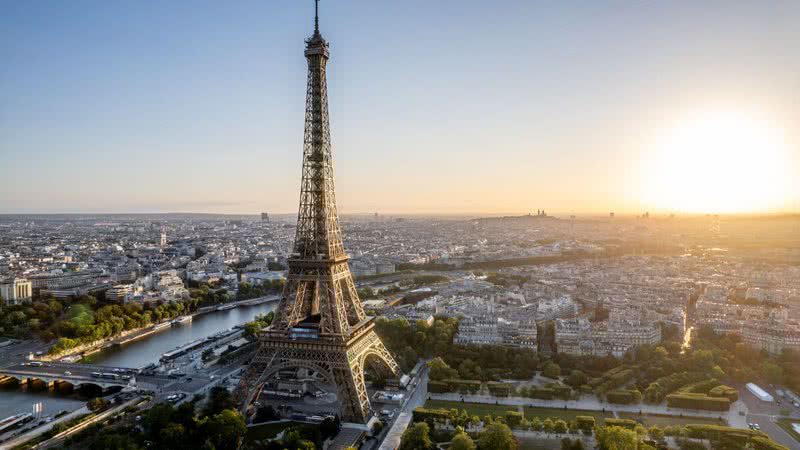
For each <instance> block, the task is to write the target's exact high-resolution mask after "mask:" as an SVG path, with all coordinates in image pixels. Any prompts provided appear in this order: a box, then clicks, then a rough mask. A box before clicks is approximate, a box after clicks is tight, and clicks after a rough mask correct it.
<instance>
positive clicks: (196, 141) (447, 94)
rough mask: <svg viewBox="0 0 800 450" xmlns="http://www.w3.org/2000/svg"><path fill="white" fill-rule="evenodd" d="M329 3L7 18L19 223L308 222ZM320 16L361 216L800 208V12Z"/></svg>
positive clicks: (625, 9) (10, 139) (9, 183)
mask: <svg viewBox="0 0 800 450" xmlns="http://www.w3.org/2000/svg"><path fill="white" fill-rule="evenodd" d="M420 5H422V4H421V3H420ZM420 5H417V6H420ZM23 6H24V7H23ZM311 7H312V6H311V2H309V4H308V5H304V6H303V5H299V4H297V3H293V4H292V5H289V4H288V3H287V4H284V3H277V2H275V3H273V2H270V3H267V4H256V3H244V4H238V5H236V6H235V7H234V8H230V9H225V8H223V7H221V6H218V5H213V4H210V3H209V4H200V5H198V6H197V7H195V8H189V7H188V4H180V3H175V4H171V5H168V6H163V5H156V4H155V3H151V4H141V5H139V6H132V5H113V6H110V5H104V4H101V3H99V2H84V3H79V4H78V5H77V7H73V8H65V7H59V6H53V7H44V6H42V5H39V6H34V7H30V6H29V5H22V4H21V3H19V4H8V5H6V6H4V7H3V8H4V9H7V10H8V13H9V14H3V17H4V18H5V19H0V20H3V21H7V22H8V23H7V24H5V25H7V26H4V27H3V30H4V31H2V32H1V33H2V34H3V39H2V40H3V42H4V44H2V46H1V47H0V54H2V55H4V59H5V60H8V61H11V63H12V64H10V65H9V67H10V68H9V69H8V70H6V71H4V72H2V73H0V92H2V94H3V96H4V97H5V99H6V100H5V101H4V102H3V103H4V106H2V107H0V130H2V131H1V132H0V134H2V136H3V137H2V138H0V163H2V164H3V165H4V166H6V167H21V168H22V169H21V170H17V171H9V172H8V173H7V175H6V176H5V177H4V179H3V181H2V183H3V189H2V192H0V213H114V212H117V213H135V212H151V213H158V212H208V213H249V214H253V213H257V212H259V211H270V212H276V213H287V214H293V213H294V210H295V206H294V205H295V204H296V202H297V194H296V192H297V187H298V180H296V177H295V176H294V175H295V174H296V172H297V170H298V168H299V167H300V151H299V150H300V148H301V146H302V140H301V136H302V129H301V128H300V126H299V125H298V124H299V119H300V118H301V117H302V109H301V106H300V105H302V97H303V96H304V94H305V90H304V86H303V83H302V82H299V81H298V80H302V78H303V76H302V72H303V70H304V64H305V61H304V60H303V58H302V55H300V54H299V53H298V52H297V44H296V42H297V41H298V40H299V39H301V38H304V37H307V36H306V35H307V34H308V27H309V21H308V11H309V10H310V8H311ZM321 9H322V11H321V12H322V15H323V17H324V20H325V24H326V35H327V36H328V37H329V39H330V40H331V42H332V49H331V51H332V52H333V53H334V54H335V55H336V58H335V59H334V61H335V62H334V65H335V66H334V67H335V70H333V72H332V75H331V79H330V80H329V90H330V96H331V99H332V109H331V121H332V127H333V130H334V131H333V136H332V138H333V149H334V150H333V151H334V156H335V159H336V160H337V165H336V169H337V176H338V178H339V183H338V186H337V189H338V191H339V195H338V197H339V203H340V211H341V212H342V213H343V214H345V215H346V214H353V213H371V212H373V211H379V212H381V213H385V214H470V213H472V214H480V213H485V214H503V213H508V214H515V213H528V212H531V211H535V210H536V209H537V208H544V209H545V210H547V211H548V212H551V213H560V214H566V213H570V212H574V213H594V214H602V213H605V212H608V211H615V212H617V213H619V214H623V213H630V214H638V213H641V212H644V211H650V212H651V213H671V212H676V213H700V214H702V213H753V212H755V213H763V212H771V213H774V212H797V211H798V209H800V187H799V186H798V184H797V181H796V180H794V179H792V177H791V176H790V175H791V173H793V172H794V173H796V172H798V169H800V151H799V150H798V149H799V148H800V146H798V142H800V139H798V137H800V129H798V125H797V124H798V123H800V110H798V108H797V106H796V104H797V101H796V100H797V95H798V94H797V92H800V90H798V87H800V85H799V83H800V81H799V80H800V77H798V74H800V63H798V61H797V60H796V58H792V57H791V55H793V54H797V53H798V51H800V31H798V30H796V29H795V28H796V27H792V24H794V23H796V19H797V18H798V17H800V7H799V6H798V5H796V4H793V3H791V2H785V3H779V2H776V3H773V4H771V5H770V7H768V8H763V7H761V6H760V5H755V4H754V5H735V6H728V7H726V8H724V9H723V8H722V7H721V5H720V4H716V3H714V2H704V3H702V4H699V5H697V4H692V5H688V4H686V5H679V6H678V7H675V6H674V5H673V6H671V7H669V8H667V7H666V6H663V7H659V6H658V5H620V4H611V3H607V4H605V5H597V6H593V7H589V8H578V7H569V6H558V7H556V6H543V5H538V4H524V3H522V2H505V3H502V4H500V5H494V6H493V7H489V6H487V5H484V4H481V3H480V2H458V3H456V2H443V3H442V4H437V5H428V4H425V6H424V8H414V4H413V3H411V4H409V3H405V4H404V5H403V6H400V5H391V4H387V5H382V4H381V5H374V4H372V3H365V2H356V1H354V2H345V3H342V4H339V3H337V4H336V5H333V4H330V5H329V4H327V2H323V3H322V5H321ZM632 37H635V38H636V39H632ZM523 56H528V57H527V58H525V57H523ZM730 130H735V131H736V132H732V131H730ZM732 146H733V147H737V148H736V151H735V152H731V151H728V149H729V148H730V147H732ZM712 147H715V148H714V149H713V151H705V149H707V148H712ZM723 147H724V149H723V150H722V151H721V150H719V149H721V148H723ZM739 147H741V148H739ZM765 147H766V148H765ZM673 154H677V155H680V158H677V159H676V158H674V157H671V158H667V159H666V160H665V159H664V155H673ZM264 160H267V161H269V163H267V164H266V167H265V165H264V164H263V163H261V161H264Z"/></svg>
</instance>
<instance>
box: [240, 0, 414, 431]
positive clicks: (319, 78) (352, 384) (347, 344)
mask: <svg viewBox="0 0 800 450" xmlns="http://www.w3.org/2000/svg"><path fill="white" fill-rule="evenodd" d="M318 10H319V3H318V0H317V1H316V2H315V16H314V34H313V35H312V36H311V37H310V38H308V39H306V41H305V44H306V49H305V56H306V59H307V60H308V87H307V91H306V117H305V132H304V140H303V171H302V184H301V188H300V210H299V212H298V215H297V231H296V235H295V240H294V249H293V251H292V254H291V255H290V257H289V259H288V265H289V271H288V275H287V281H286V286H285V287H284V291H283V295H282V297H281V300H280V302H279V304H278V308H277V309H276V311H275V318H274V320H273V322H272V325H270V326H269V327H267V328H265V329H264V330H262V331H261V332H260V334H259V349H258V351H257V353H256V355H255V357H254V358H253V360H252V362H251V363H250V365H249V366H248V367H247V369H246V370H245V372H244V375H243V377H242V379H241V382H240V384H239V386H238V387H237V389H236V391H235V392H234V397H235V398H236V399H237V400H238V401H240V402H241V403H240V405H241V408H242V411H244V412H245V413H247V412H248V409H249V407H250V405H251V404H252V403H253V402H254V401H257V399H258V396H259V393H260V392H261V390H262V387H263V386H264V384H265V383H266V382H267V381H268V380H269V379H271V378H273V377H274V376H275V375H276V374H278V372H280V371H283V370H288V369H305V370H306V371H308V372H309V373H313V374H315V375H316V376H318V377H319V378H321V379H322V380H324V381H325V382H326V383H328V384H330V385H335V386H336V388H337V395H338V401H339V402H340V405H341V411H340V416H341V417H342V419H343V420H344V421H349V422H358V423H366V422H367V420H368V419H369V417H370V403H369V397H368V396H367V389H366V387H365V384H364V368H365V365H366V364H369V365H370V367H371V368H372V369H373V370H375V371H376V372H377V373H378V374H379V375H380V376H384V377H397V376H399V375H400V370H399V368H398V366H397V363H395V361H394V358H393V357H392V355H391V354H390V353H389V352H388V351H387V350H386V347H384V345H383V343H382V342H381V340H380V338H379V337H378V335H377V334H376V333H375V331H374V329H373V327H374V323H373V322H372V318H371V317H368V316H367V315H366V314H364V310H363V308H362V306H361V301H360V300H359V298H358V293H357V292H356V287H355V284H354V283H353V277H352V275H351V274H350V266H349V265H348V262H347V261H348V259H349V258H348V256H347V254H346V253H345V250H344V245H343V244H342V231H341V229H340V227H339V218H338V215H337V213H336V198H335V194H334V187H333V160H332V155H331V139H330V125H329V123H328V91H327V83H326V75H325V70H326V65H327V62H328V57H329V52H328V43H327V41H325V39H323V38H322V35H321V34H320V32H319V13H318Z"/></svg>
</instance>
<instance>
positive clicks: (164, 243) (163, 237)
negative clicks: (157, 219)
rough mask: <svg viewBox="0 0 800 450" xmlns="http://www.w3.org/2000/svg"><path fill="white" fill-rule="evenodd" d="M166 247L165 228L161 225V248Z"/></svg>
mask: <svg viewBox="0 0 800 450" xmlns="http://www.w3.org/2000/svg"><path fill="white" fill-rule="evenodd" d="M166 246H167V228H166V227H165V226H164V225H161V248H164V247H166Z"/></svg>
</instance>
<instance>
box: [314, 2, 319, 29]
mask: <svg viewBox="0 0 800 450" xmlns="http://www.w3.org/2000/svg"><path fill="white" fill-rule="evenodd" d="M314 34H319V0H314Z"/></svg>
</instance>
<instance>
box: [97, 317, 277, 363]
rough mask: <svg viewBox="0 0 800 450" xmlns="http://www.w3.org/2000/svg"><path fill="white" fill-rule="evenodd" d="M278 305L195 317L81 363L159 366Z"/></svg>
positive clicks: (103, 352)
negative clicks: (165, 357)
mask: <svg viewBox="0 0 800 450" xmlns="http://www.w3.org/2000/svg"><path fill="white" fill-rule="evenodd" d="M277 304H278V303H277V302H270V303H262V304H260V305H255V306H240V307H238V308H234V309H229V310H226V311H214V312H211V313H208V314H203V315H200V316H195V317H194V320H192V321H191V322H188V323H183V324H180V325H176V326H172V327H168V328H164V329H163V330H161V331H159V332H158V333H155V334H151V335H150V336H145V337H143V338H141V339H138V340H135V341H133V342H130V343H128V344H125V345H122V346H119V347H110V348H107V349H105V350H102V351H100V352H97V353H95V354H92V355H89V356H88V357H86V358H84V359H83V360H82V361H81V362H85V363H92V364H100V365H104V366H114V367H131V368H135V369H136V368H141V367H144V366H146V365H148V364H150V363H154V362H158V359H159V358H160V357H161V354H163V353H165V352H168V351H170V350H172V349H174V348H175V347H178V346H181V345H183V344H187V343H189V342H191V341H193V340H195V339H201V338H204V337H207V336H211V335H212V334H214V333H217V332H220V331H225V330H228V329H230V328H232V327H234V326H236V325H241V324H243V323H245V322H249V321H251V320H253V319H254V318H255V317H256V316H257V315H259V314H264V313H268V312H269V311H272V310H273V309H275V307H276V306H277Z"/></svg>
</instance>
